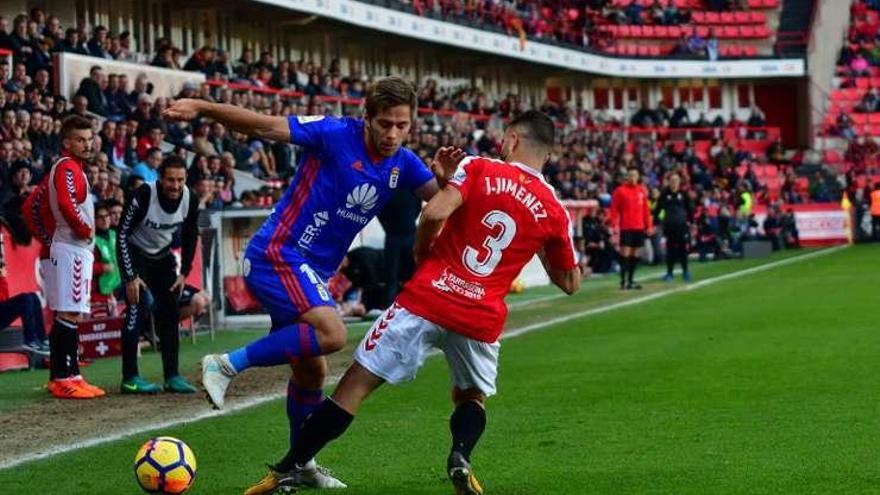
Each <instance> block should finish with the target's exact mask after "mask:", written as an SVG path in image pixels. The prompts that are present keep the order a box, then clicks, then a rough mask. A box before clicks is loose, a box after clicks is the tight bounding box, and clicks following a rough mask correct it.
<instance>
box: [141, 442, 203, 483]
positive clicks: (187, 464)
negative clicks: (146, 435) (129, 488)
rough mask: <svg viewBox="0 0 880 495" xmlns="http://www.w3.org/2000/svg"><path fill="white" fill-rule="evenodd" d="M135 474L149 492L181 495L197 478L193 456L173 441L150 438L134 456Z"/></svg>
mask: <svg viewBox="0 0 880 495" xmlns="http://www.w3.org/2000/svg"><path fill="white" fill-rule="evenodd" d="M134 474H135V477H137V482H138V484H139V485H140V486H141V488H143V489H144V490H145V491H147V492H149V493H169V494H177V493H183V492H185V491H187V490H189V488H190V487H191V486H192V484H193V480H194V479H195V477H196V456H194V455H193V452H192V450H190V448H189V446H188V445H187V444H185V443H183V442H181V441H180V440H178V439H176V438H172V437H156V438H151V439H150V440H149V441H147V443H145V444H143V445H142V446H141V448H140V449H138V452H137V455H136V456H135V457H134Z"/></svg>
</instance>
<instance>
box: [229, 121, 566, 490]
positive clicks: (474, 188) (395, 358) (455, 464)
mask: <svg viewBox="0 0 880 495" xmlns="http://www.w3.org/2000/svg"><path fill="white" fill-rule="evenodd" d="M553 141H554V126H553V122H552V121H551V120H550V118H549V117H547V116H546V115H544V114H543V113H541V112H538V111H534V110H530V111H527V112H524V113H523V114H521V115H520V116H518V117H516V118H514V119H513V120H512V121H511V122H510V125H509V127H508V128H507V130H506V132H505V135H504V141H503V143H502V149H501V156H502V158H503V159H504V160H505V161H499V160H492V159H488V158H475V157H471V158H466V159H465V160H464V161H463V162H462V163H461V165H460V166H459V168H458V170H457V171H456V172H455V175H454V176H453V177H452V178H451V180H450V182H449V185H448V186H446V187H445V188H444V189H443V190H442V191H440V193H439V194H438V195H437V196H436V197H435V198H434V199H432V200H431V201H430V202H429V203H428V205H427V206H426V207H425V209H424V210H423V212H422V217H421V220H420V223H419V229H418V234H417V239H416V258H417V262H420V265H419V266H418V268H417V269H416V273H415V275H414V276H413V278H412V280H410V281H409V283H407V284H406V286H405V287H404V289H403V292H401V294H400V296H399V297H398V299H397V301H396V302H395V303H394V304H392V306H391V307H390V308H388V310H386V311H385V313H384V314H383V315H382V317H381V318H380V319H379V320H378V321H376V323H375V324H374V325H373V327H372V328H371V330H370V331H369V332H368V333H367V335H366V336H365V337H364V339H363V341H362V342H361V343H360V345H359V346H358V348H357V350H356V351H355V362H354V364H352V365H351V367H349V368H348V370H347V371H346V373H345V376H343V378H342V380H341V381H340V382H339V386H338V387H337V388H336V391H335V392H334V393H333V396H332V397H330V398H328V399H326V400H324V401H323V402H322V403H321V405H320V406H319V407H318V408H317V409H316V410H315V412H314V413H313V414H312V415H311V416H310V417H309V418H308V419H307V420H306V422H305V424H304V426H303V430H302V432H301V436H300V441H299V442H297V443H296V444H294V445H293V448H292V449H291V450H290V451H289V452H288V454H287V455H286V456H285V457H284V459H283V460H282V461H281V462H280V463H278V464H277V465H275V466H273V467H271V468H270V471H269V474H268V475H266V477H264V478H263V479H262V480H261V481H260V482H259V483H258V484H257V485H255V486H253V487H251V488H250V489H249V490H248V491H247V492H245V494H246V495H261V494H266V493H272V492H273V491H275V490H277V489H278V488H279V487H280V486H285V485H287V484H289V483H290V480H291V479H292V477H293V476H292V474H291V473H292V472H295V471H296V467H297V466H298V465H301V464H303V463H305V462H307V461H308V460H309V459H311V458H312V457H313V456H314V455H315V454H317V453H318V451H320V450H321V449H322V448H323V447H324V446H325V445H326V444H327V443H328V442H330V441H331V440H333V439H335V438H338V437H339V436H340V435H342V433H343V432H345V430H346V429H347V428H348V426H349V425H350V424H351V422H352V420H353V419H354V414H355V413H357V410H358V408H359V407H360V405H361V403H362V402H363V400H364V399H366V397H367V396H368V395H370V393H372V392H373V391H374V390H375V389H376V388H378V387H379V386H380V385H382V384H383V383H385V382H389V383H393V384H394V383H401V382H405V381H409V380H412V379H413V378H415V376H416V372H417V371H418V369H419V368H420V367H421V366H422V364H423V363H424V360H425V358H426V357H427V356H428V354H429V352H430V351H431V350H432V349H439V350H441V351H443V353H444V355H445V356H446V361H447V363H448V364H449V369H450V373H451V375H452V384H453V388H452V400H453V402H454V404H455V411H454V412H453V413H452V417H451V418H450V421H449V424H450V429H451V432H452V449H451V452H450V454H449V457H448V460H447V473H448V475H449V477H450V478H451V480H452V482H453V484H454V485H455V492H456V494H459V495H464V494H480V493H482V492H483V490H482V488H481V487H480V484H479V482H478V481H477V479H476V477H474V475H473V472H472V470H471V466H470V455H471V452H472V451H473V449H474V447H475V446H476V444H477V441H478V440H479V438H480V436H481V435H482V433H483V430H484V428H485V425H486V411H485V406H484V402H485V400H486V398H487V397H488V396H491V395H493V394H495V378H496V375H497V371H498V352H499V348H500V344H499V343H498V337H499V336H500V335H501V331H502V328H503V326H504V321H505V319H506V317H507V306H506V304H505V303H504V297H505V295H506V294H507V292H508V290H509V288H510V284H511V282H513V280H514V279H515V278H516V277H517V276H518V275H519V273H520V271H521V270H522V268H523V266H525V264H526V263H528V262H529V260H531V259H532V258H533V257H534V256H535V254H536V253H537V254H539V255H540V257H541V261H542V262H543V263H544V267H545V269H546V270H547V273H548V274H549V276H550V280H551V281H553V283H554V284H556V285H557V286H558V287H560V288H561V289H562V290H563V291H565V292H566V293H568V294H573V293H574V292H576V291H577V290H578V288H579V287H580V270H579V269H578V266H577V257H576V254H575V250H574V246H573V244H572V239H571V224H570V222H569V218H568V214H567V212H566V210H565V208H564V207H563V206H562V204H561V203H560V202H559V201H558V200H557V198H556V195H555V191H554V190H553V188H552V187H551V186H550V185H548V184H547V183H546V182H544V179H543V176H542V175H541V168H542V166H543V164H544V163H545V162H546V160H547V157H548V155H549V152H550V149H551V147H552V146H553ZM447 219H448V220H447ZM444 223H445V226H444ZM441 228H442V232H440V230H441ZM438 233H439V237H437V235H438Z"/></svg>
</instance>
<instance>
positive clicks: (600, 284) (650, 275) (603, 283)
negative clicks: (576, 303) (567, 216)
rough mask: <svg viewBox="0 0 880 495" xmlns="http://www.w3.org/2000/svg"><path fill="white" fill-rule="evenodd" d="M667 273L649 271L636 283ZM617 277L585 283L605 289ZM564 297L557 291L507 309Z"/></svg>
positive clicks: (614, 274) (516, 303)
mask: <svg viewBox="0 0 880 495" xmlns="http://www.w3.org/2000/svg"><path fill="white" fill-rule="evenodd" d="M665 273H666V269H665V268H664V269H663V270H653V271H649V272H646V273H644V274H643V275H640V276H639V277H637V278H636V282H644V281H646V280H651V279H654V278H656V277H658V276H660V275H663V274H665ZM617 276H618V273H614V272H609V273H607V274H602V278H599V277H598V276H597V277H596V279H597V280H596V281H595V282H590V280H591V278H588V279H586V280H585V281H584V282H586V283H587V284H589V286H592V287H596V288H604V287H605V286H608V285H614V283H616V279H617ZM563 297H568V295H567V294H565V293H564V292H558V291H557V292H556V293H555V294H547V295H546V296H538V297H534V298H532V299H525V300H522V301H515V302H512V303H510V304H508V305H507V309H519V308H522V307H525V306H529V305H532V304H537V303H542V302H547V301H553V300H554V299H562V298H563Z"/></svg>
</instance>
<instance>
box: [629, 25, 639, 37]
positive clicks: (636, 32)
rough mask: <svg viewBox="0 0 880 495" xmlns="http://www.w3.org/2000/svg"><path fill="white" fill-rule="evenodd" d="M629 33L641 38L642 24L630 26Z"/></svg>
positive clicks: (631, 35)
mask: <svg viewBox="0 0 880 495" xmlns="http://www.w3.org/2000/svg"><path fill="white" fill-rule="evenodd" d="M629 35H630V37H632V38H641V37H642V26H630V28H629Z"/></svg>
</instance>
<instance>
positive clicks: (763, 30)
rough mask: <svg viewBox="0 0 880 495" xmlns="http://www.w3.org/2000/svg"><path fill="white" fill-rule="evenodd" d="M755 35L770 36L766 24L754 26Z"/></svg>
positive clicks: (759, 36) (763, 37)
mask: <svg viewBox="0 0 880 495" xmlns="http://www.w3.org/2000/svg"><path fill="white" fill-rule="evenodd" d="M755 36H756V37H758V38H761V39H765V38H769V37H770V28H768V27H767V26H758V27H756V28H755Z"/></svg>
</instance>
